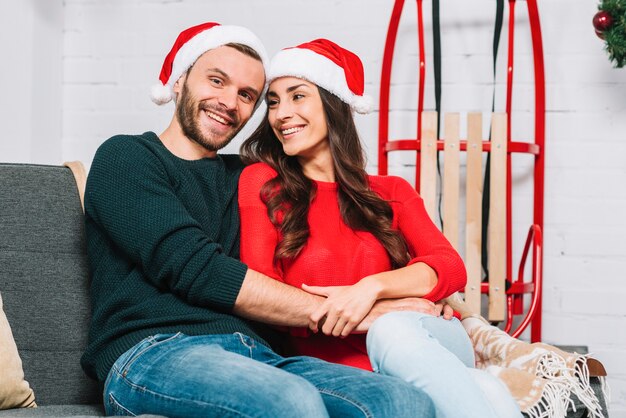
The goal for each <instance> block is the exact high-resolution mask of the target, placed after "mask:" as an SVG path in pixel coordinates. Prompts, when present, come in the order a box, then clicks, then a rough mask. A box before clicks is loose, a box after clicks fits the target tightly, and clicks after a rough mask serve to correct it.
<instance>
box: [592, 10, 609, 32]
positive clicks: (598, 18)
mask: <svg viewBox="0 0 626 418" xmlns="http://www.w3.org/2000/svg"><path fill="white" fill-rule="evenodd" d="M611 25H613V16H611V15H610V14H609V13H608V12H605V11H604V10H601V11H599V12H598V13H596V14H595V16H594V17H593V27H594V28H595V30H596V35H598V37H599V38H600V39H604V32H606V31H607V30H608V29H609V28H610V27H611Z"/></svg>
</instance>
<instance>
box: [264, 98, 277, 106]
mask: <svg viewBox="0 0 626 418" xmlns="http://www.w3.org/2000/svg"><path fill="white" fill-rule="evenodd" d="M266 102H267V107H273V106H276V105H277V104H278V100H276V99H267V100H266Z"/></svg>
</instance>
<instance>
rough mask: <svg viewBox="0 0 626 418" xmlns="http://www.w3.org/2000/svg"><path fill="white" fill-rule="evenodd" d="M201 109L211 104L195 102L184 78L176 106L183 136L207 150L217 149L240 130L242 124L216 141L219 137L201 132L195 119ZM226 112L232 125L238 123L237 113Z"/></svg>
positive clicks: (226, 143)
mask: <svg viewBox="0 0 626 418" xmlns="http://www.w3.org/2000/svg"><path fill="white" fill-rule="evenodd" d="M201 109H203V110H206V109H208V110H210V109H211V106H210V105H208V104H204V105H203V103H202V102H199V103H196V102H195V100H194V98H193V97H192V95H191V93H190V91H189V88H188V87H187V80H185V83H184V84H183V88H182V90H181V92H180V98H179V103H178V106H176V116H177V117H178V122H179V123H180V127H181V129H182V130H183V133H184V134H185V136H186V137H187V138H189V139H190V140H192V141H193V142H195V143H197V144H199V145H200V146H202V147H203V148H205V149H207V150H208V151H212V152H216V151H219V150H220V149H222V148H224V147H225V146H226V145H228V144H229V143H230V141H232V140H233V138H234V137H235V135H237V133H238V132H239V131H240V130H241V128H242V127H243V125H242V126H239V127H238V128H237V129H236V130H235V131H233V132H232V133H231V134H229V135H228V136H226V137H224V138H221V142H218V141H216V139H218V140H219V139H220V138H215V136H217V135H215V134H211V133H209V135H205V134H203V133H202V130H201V128H200V125H199V123H198V120H197V114H198V112H199V111H201ZM203 110H202V111H203ZM216 113H218V114H219V113H224V111H223V110H221V111H217V110H216ZM226 113H227V114H228V116H229V117H230V118H231V119H232V120H233V125H234V126H237V125H238V124H239V117H238V116H237V114H236V113H235V112H226Z"/></svg>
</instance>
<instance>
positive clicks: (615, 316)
mask: <svg viewBox="0 0 626 418" xmlns="http://www.w3.org/2000/svg"><path fill="white" fill-rule="evenodd" d="M3 1H4V2H3V3H0V5H1V6H0V19H1V20H0V24H1V25H0V30H1V31H2V32H1V33H0V34H1V35H2V40H3V45H5V44H8V45H7V47H8V51H9V57H12V59H15V60H17V61H18V62H20V63H24V65H19V66H17V65H16V66H15V67H10V68H9V67H7V66H0V71H2V78H0V79H2V80H3V85H6V87H5V88H8V92H9V94H6V95H4V96H2V98H0V100H1V101H0V111H1V114H2V120H3V121H5V117H6V122H5V123H3V126H4V127H5V128H4V129H5V135H4V136H3V139H2V140H1V141H0V160H3V161H33V162H45V163H58V162H61V161H63V160H72V159H80V160H82V161H84V162H85V163H87V164H89V163H90V161H91V158H92V156H93V154H94V152H95V150H96V148H97V147H98V145H99V144H100V143H102V142H103V141H104V140H105V139H106V138H107V137H109V136H111V135H114V134H116V133H122V132H124V133H136V132H143V131H146V130H154V131H156V132H157V133H158V132H161V131H162V129H164V127H165V126H166V125H167V123H168V122H169V120H170V117H171V112H172V107H171V105H169V106H166V107H164V108H158V107H156V106H155V105H153V104H152V103H151V102H150V100H149V98H148V90H149V86H150V85H151V84H152V83H154V82H156V80H157V76H158V73H159V70H160V66H161V63H162V60H163V57H164V56H165V54H166V53H167V51H168V50H169V48H170V47H171V44H172V42H173V40H174V38H175V37H176V35H177V34H178V32H179V31H180V30H181V29H183V28H185V27H187V26H191V25H193V24H197V23H199V22H201V21H209V20H215V21H220V22H222V23H228V24H238V25H243V26H247V27H249V28H251V29H252V30H253V31H254V32H256V33H257V34H258V35H259V36H260V37H261V38H262V39H263V40H264V41H265V43H266V46H267V47H268V50H269V52H270V53H271V54H273V53H274V52H276V51H278V50H279V49H280V48H281V47H283V46H287V45H294V44H296V43H299V42H303V41H308V40H311V39H313V38H316V37H328V38H330V39H333V40H335V41H336V42H338V43H340V44H342V45H343V46H345V47H347V48H349V49H352V50H353V51H355V52H356V53H357V54H358V55H360V56H361V58H362V59H363V62H364V65H365V67H366V78H367V85H366V91H367V92H368V93H370V94H372V95H373V96H374V97H375V98H377V97H378V89H379V78H380V65H381V59H382V51H383V46H384V41H385V35H386V28H387V23H388V20H389V16H390V13H391V8H392V3H393V2H392V1H390V0H384V1H383V0H368V1H364V0H332V1H331V0H320V1H315V2H313V1H304V0H266V1H264V2H260V1H252V0H213V1H211V2H206V1H200V0H125V1H122V0H98V1H96V0H65V1H64V2H63V5H62V16H61V17H59V13H58V11H59V7H60V6H58V4H59V3H58V2H56V3H55V4H56V5H57V6H50V5H47V4H48V2H47V1H44V0H40V1H36V0H31V1H26V2H20V1H13V2H8V3H7V0H3ZM52 3H54V2H52ZM406 3H407V4H406V5H405V10H404V14H403V19H402V22H401V26H400V30H399V40H398V46H397V52H396V60H395V69H394V74H393V78H392V80H393V84H394V85H393V90H392V94H393V95H392V115H391V121H392V127H391V131H390V132H391V137H410V136H412V135H415V109H416V105H415V97H416V91H417V87H416V79H417V77H416V74H417V73H416V62H417V56H416V55H417V53H416V51H417V47H416V35H415V33H416V30H415V26H416V23H415V14H416V13H415V2H411V1H407V2H406ZM424 3H425V12H426V17H427V22H429V21H430V18H429V17H430V9H429V6H428V5H429V4H430V2H424ZM441 3H442V12H441V14H442V31H443V33H442V34H443V80H444V86H443V110H444V111H460V112H467V111H472V110H481V111H488V110H489V109H490V108H491V95H492V92H493V83H492V74H491V36H492V31H493V15H494V13H495V2H493V1H491V0H471V1H467V0H447V1H445V2H441ZM574 3H575V4H574ZM597 3H598V2H597V1H596V0H576V1H575V2H573V1H572V0H543V1H540V13H541V20H542V25H543V34H544V49H545V58H546V78H547V135H546V138H547V147H546V211H545V220H546V225H545V237H544V239H545V251H546V256H545V293H544V333H543V335H544V340H545V341H546V342H550V343H556V344H573V345H579V344H580V345H588V346H589V349H590V351H591V352H592V353H594V354H595V355H596V356H597V357H598V358H599V359H601V360H602V361H603V362H604V363H605V365H606V366H607V369H608V371H609V374H610V379H609V382H610V384H611V387H612V392H613V401H612V405H611V416H612V417H626V361H624V358H625V357H626V303H624V300H626V280H625V279H626V273H625V272H626V220H625V217H624V216H623V214H624V213H626V187H625V186H624V184H626V134H625V132H626V108H625V107H626V69H621V70H618V69H613V68H612V66H611V64H610V62H609V61H608V58H607V55H606V53H605V52H604V51H603V43H602V42H601V41H600V40H599V39H598V38H597V37H596V36H595V34H594V31H593V28H592V26H591V18H592V16H593V14H594V13H595V11H596V5H597ZM9 4H10V6H9ZM44 4H46V5H45V6H44ZM9 8H10V10H11V11H14V14H13V15H12V16H13V17H12V18H10V17H8V16H7V14H6V13H5V11H6V10H9ZM49 8H50V10H48V9H49ZM525 9H526V2H517V27H518V31H517V32H516V50H517V54H516V67H515V71H516V72H515V89H514V106H513V107H514V110H513V136H514V137H516V138H519V139H526V138H531V137H532V132H533V131H532V123H533V120H532V110H533V96H532V86H533V76H532V69H531V68H532V67H531V66H532V60H531V58H530V57H531V53H530V37H529V30H528V24H527V22H528V19H527V15H526V12H525ZM357 15H358V17H357ZM19 22H25V23H26V24H25V25H22V24H20V23H19ZM59 22H62V23H59ZM48 24H49V25H50V26H51V27H52V28H53V29H46V28H48V26H46V25H48ZM59 24H62V28H63V31H62V33H60V32H59V31H58V25H59ZM505 27H506V22H505ZM6 28H8V29H6ZM44 29H45V30H44ZM430 29H431V25H430V23H427V25H426V31H427V33H428V32H430ZM21 31H24V34H25V35H24V39H25V40H26V46H25V47H21V48H16V45H14V44H11V43H5V42H4V40H5V39H11V38H5V36H8V35H11V36H14V35H13V34H14V33H15V32H21ZM59 42H62V55H61V54H57V53H58V51H59V48H58V47H57V45H58V43H59ZM46 45H48V47H44V46H46ZM501 46H502V53H501V57H500V61H499V62H500V64H504V61H503V60H502V58H504V55H505V52H506V34H503V38H502V42H501ZM430 51H431V46H430V38H429V40H428V47H427V52H428V56H427V60H428V62H429V68H428V75H427V97H426V106H427V107H428V108H432V107H434V99H433V90H432V83H433V76H432V74H433V73H432V68H430V65H431V63H432V56H431V54H430ZM44 54H46V55H44ZM55 54H56V55H55ZM61 58H62V83H59V82H58V74H59V73H57V70H56V69H55V68H56V65H57V63H58V61H59V60H60V59H61ZM45 80H47V81H45ZM44 81H45V82H44ZM497 81H498V82H497V84H496V97H497V100H496V108H497V109H498V110H502V107H503V105H504V88H503V81H504V73H503V66H502V65H500V66H499V74H498V80H497ZM42 84H45V86H43V87H45V88H44V90H43V91H44V93H41V91H40V90H39V87H38V86H42ZM38 95H39V96H38ZM59 95H62V105H61V106H58V105H57V103H56V102H55V101H54V98H55V97H58V96H59ZM42 103H43V104H44V106H41V105H42ZM59 118H60V119H59ZM377 118H378V115H377V114H376V113H374V114H372V115H368V116H358V117H357V123H358V126H359V129H360V131H361V133H362V136H363V139H364V141H365V142H366V145H367V147H368V151H369V159H370V164H371V165H370V170H371V171H372V172H375V170H376V158H377V157H376V138H377V124H378V119H377ZM60 121H62V123H61V130H60V133H61V135H58V133H59V128H58V127H57V126H58V124H59V122H60ZM8 122H11V123H8ZM7 129H8V132H7ZM47 133H51V135H49V134H47ZM59 138H60V139H59ZM59 141H60V142H59ZM237 145H238V144H237V143H235V144H233V145H232V146H230V147H229V150H230V151H233V152H235V151H236V150H237ZM44 149H46V151H45V152H43V150H44ZM410 154H411V153H406V154H403V155H400V154H396V155H393V156H392V164H393V166H394V169H393V172H394V173H396V174H402V175H404V176H406V177H407V178H409V179H412V176H413V174H412V173H413V168H412V167H411V161H412V159H413V155H410ZM519 167H520V168H519V173H518V175H517V176H516V183H517V184H519V185H520V186H521V188H522V193H521V195H520V196H519V198H517V200H516V202H518V201H519V202H520V206H524V205H525V204H527V202H528V196H527V183H528V182H527V180H525V178H526V177H527V176H526V175H525V174H526V173H527V167H528V164H527V160H524V159H519ZM518 212H520V213H521V212H523V210H522V209H519V210H516V213H518ZM519 224H520V225H519V230H520V231H521V230H522V229H523V230H525V229H526V228H527V226H526V224H524V225H523V226H521V224H522V222H521V221H520V222H519ZM517 227H518V226H517V224H516V228H517ZM517 235H519V233H518V234H517ZM522 238H523V237H522ZM516 242H517V241H516ZM516 252H519V249H516Z"/></svg>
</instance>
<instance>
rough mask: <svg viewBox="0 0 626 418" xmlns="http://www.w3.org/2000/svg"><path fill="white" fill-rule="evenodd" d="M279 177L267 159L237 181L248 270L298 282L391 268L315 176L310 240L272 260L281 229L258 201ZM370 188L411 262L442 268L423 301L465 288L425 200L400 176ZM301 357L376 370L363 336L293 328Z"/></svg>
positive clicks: (339, 281)
mask: <svg viewBox="0 0 626 418" xmlns="http://www.w3.org/2000/svg"><path fill="white" fill-rule="evenodd" d="M275 176H276V172H275V171H274V170H273V169H272V168H270V167H269V166H267V165H266V164H263V163H258V164H253V165H251V166H248V167H246V168H245V169H244V171H243V173H242V174H241V178H240V179H239V210H240V216H241V260H242V261H243V262H244V263H246V264H247V265H248V266H249V267H250V268H251V269H253V270H256V271H259V272H261V273H264V274H266V275H268V276H270V277H273V278H275V279H276V280H280V281H283V282H285V283H288V284H290V285H292V286H296V287H300V286H301V285H302V284H303V283H306V284H308V285H315V286H342V285H351V284H354V283H356V282H357V281H359V280H360V279H362V278H363V277H365V276H369V275H371V274H375V273H380V272H383V271H388V270H390V269H391V264H390V260H389V256H388V255H387V253H386V251H385V249H384V248H383V246H382V245H381V243H380V242H379V241H378V240H377V239H376V238H375V237H374V236H373V235H372V234H370V233H369V232H363V231H354V230H352V229H350V228H349V227H348V226H346V225H345V224H344V222H343V220H342V219H341V215H340V213H339V204H338V200H337V184H336V183H327V182H320V181H316V182H315V184H316V185H317V193H316V195H315V198H314V199H313V201H312V202H311V206H310V209H309V215H308V221H309V228H310V237H309V240H308V242H307V244H306V245H305V247H304V248H303V249H302V252H301V253H300V255H298V257H297V258H296V259H294V260H290V261H283V262H281V263H280V264H279V265H278V267H276V266H275V265H274V263H273V257H274V249H275V248H276V245H277V243H278V239H279V233H278V231H277V230H276V228H275V227H274V226H273V225H272V223H271V222H270V220H269V217H268V215H267V207H266V206H265V204H264V203H263V202H262V201H261V198H260V196H259V192H260V190H261V187H262V186H263V185H264V184H265V183H266V182H267V181H268V180H270V179H272V178H274V177H275ZM369 182H370V187H371V188H372V190H374V191H375V192H376V193H378V194H379V195H380V196H381V197H382V198H383V199H385V200H386V201H388V202H389V203H390V204H391V207H392V209H393V227H394V228H396V229H398V230H399V231H400V232H401V233H402V235H403V236H404V238H405V240H406V242H407V245H408V248H409V252H410V254H411V257H412V259H411V261H410V262H409V264H413V263H417V262H423V263H426V264H428V265H429V266H430V267H432V268H433V269H434V270H435V271H436V272H437V277H438V282H437V285H436V286H435V288H434V289H433V290H432V291H431V292H430V293H429V294H428V295H426V296H424V297H425V298H427V299H429V300H432V301H438V300H440V299H442V298H444V297H446V296H449V295H450V294H452V293H454V292H456V291H458V290H460V289H461V288H463V287H464V286H465V282H466V273H465V267H464V265H463V261H462V260H461V258H460V256H459V255H458V253H457V252H456V251H455V250H454V249H453V248H452V246H451V245H450V243H449V242H448V241H447V240H446V238H445V237H444V236H443V234H442V233H441V232H440V231H439V229H437V227H436V226H435V225H434V224H433V222H432V221H431V219H430V217H429V216H428V214H427V213H426V210H425V208H424V204H423V201H422V198H421V197H420V196H419V195H418V194H417V192H416V191H415V190H414V189H413V187H411V185H410V184H409V183H408V182H406V181H405V180H404V179H402V178H400V177H394V176H369ZM290 334H291V337H290V338H291V339H292V343H293V344H292V345H293V347H294V348H295V350H296V352H297V353H298V354H303V355H309V356H314V357H318V358H322V359H324V360H327V361H331V362H335V363H341V364H346V365H350V366H355V367H360V368H363V369H368V370H371V366H370V362H369V359H368V357H367V352H366V349H365V335H356V334H353V335H350V336H348V337H347V338H344V339H340V338H335V337H327V336H325V335H322V334H321V333H320V334H312V333H309V332H307V330H306V329H294V330H292V331H291V333H290Z"/></svg>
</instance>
